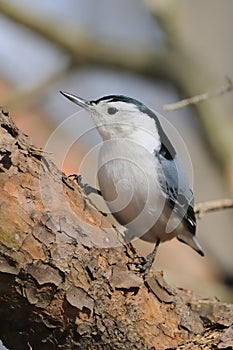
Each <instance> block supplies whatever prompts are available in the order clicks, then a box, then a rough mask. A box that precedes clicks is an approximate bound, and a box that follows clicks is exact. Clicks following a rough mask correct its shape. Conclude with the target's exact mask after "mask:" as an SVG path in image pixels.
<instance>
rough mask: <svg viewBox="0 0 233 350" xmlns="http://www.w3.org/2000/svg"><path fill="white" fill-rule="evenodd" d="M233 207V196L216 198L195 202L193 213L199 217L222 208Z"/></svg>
mask: <svg viewBox="0 0 233 350" xmlns="http://www.w3.org/2000/svg"><path fill="white" fill-rule="evenodd" d="M232 208H233V198H226V199H218V200H215V201H208V202H202V203H197V204H196V205H195V209H194V210H195V214H196V215H197V216H198V217H199V218H201V217H202V216H203V215H204V214H206V213H209V212H213V211H219V210H223V209H232Z"/></svg>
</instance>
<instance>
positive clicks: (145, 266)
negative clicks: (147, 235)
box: [142, 239, 160, 277]
mask: <svg viewBox="0 0 233 350" xmlns="http://www.w3.org/2000/svg"><path fill="white" fill-rule="evenodd" d="M159 244H160V239H158V240H157V242H156V244H155V246H154V249H153V251H152V252H151V253H150V254H149V255H147V257H146V260H145V263H144V264H143V265H142V272H143V275H144V277H146V276H147V275H148V273H149V272H150V269H151V267H152V265H153V263H154V261H155V257H156V254H157V250H158V247H159Z"/></svg>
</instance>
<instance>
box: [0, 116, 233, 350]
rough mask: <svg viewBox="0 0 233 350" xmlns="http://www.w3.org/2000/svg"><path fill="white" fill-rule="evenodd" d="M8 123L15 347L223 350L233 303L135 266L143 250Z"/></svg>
mask: <svg viewBox="0 0 233 350" xmlns="http://www.w3.org/2000/svg"><path fill="white" fill-rule="evenodd" d="M0 126H1V128H0V140H1V141H0V156H1V157H0V338H1V339H2V340H3V342H4V343H5V344H6V346H7V347H9V348H10V349H17V350H21V349H22V350H25V349H31V348H32V349H35V350H36V349H38V350H43V349H46V350H47V349H49V350H50V349H51V350H52V349H58V348H59V349H157V350H159V349H168V348H170V349H171V348H176V346H178V348H182V349H186V348H187V349H188V348H190V349H191V348H192V349H193V348H194V347H186V346H191V345H190V344H199V345H200V344H205V347H202V345H200V347H197V348H198V349H202V348H203V349H204V348H205V349H213V348H216V347H214V346H220V347H219V348H224V347H223V345H224V342H225V343H226V341H229V342H230V340H229V339H230V337H229V334H231V333H230V332H232V328H231V327H232V314H233V311H232V307H231V306H230V305H225V304H221V303H219V302H217V301H215V300H214V301H209V300H205V301H203V300H197V299H195V297H194V296H193V295H192V293H190V292H187V291H183V290H175V289H172V288H171V287H169V286H168V285H167V284H166V282H165V281H164V279H163V276H162V274H161V273H157V274H156V275H155V276H149V278H148V280H147V281H144V280H143V279H142V278H141V276H140V275H139V274H137V273H136V271H134V270H133V266H132V265H127V264H128V263H129V262H131V261H132V260H133V259H135V258H136V256H135V252H134V250H133V248H132V247H131V246H130V245H124V244H122V238H121V237H120V236H119V234H118V232H117V231H116V230H114V229H113V228H112V227H111V225H110V224H109V223H108V222H107V221H106V219H105V217H104V216H103V215H102V214H101V213H99V212H98V211H97V210H96V209H95V208H94V206H93V205H92V204H91V203H90V202H89V200H88V199H87V198H86V197H85V196H84V195H83V193H82V191H81V190H80V188H79V187H78V185H76V184H74V183H73V182H72V181H70V180H69V179H68V178H67V177H66V176H65V175H64V174H62V173H61V172H60V171H59V170H58V169H57V168H56V167H55V165H54V164H53V163H52V162H51V161H50V160H49V159H48V158H47V155H44V154H43V152H42V151H40V150H38V149H36V148H34V147H33V146H32V145H31V144H30V141H29V139H28V138H27V137H26V136H25V135H24V134H22V132H20V130H18V128H17V127H16V126H15V125H14V123H13V122H12V120H11V119H10V118H9V116H8V115H7V114H6V113H4V112H1V114H0ZM109 233H110V234H109ZM109 246H112V247H115V248H108V247H109ZM222 312H223V314H222ZM200 315H201V316H202V317H203V318H201V317H200ZM203 319H204V321H205V322H203ZM227 332H228V333H227ZM210 337H212V338H211V339H212V340H211V342H210V341H209V338H210ZM198 342H199V343H198ZM179 344H180V345H179ZM184 344H185V345H184ZM206 344H207V345H206ZM218 344H219V345H218ZM221 344H223V345H221ZM199 345H195V346H199ZM192 346H193V345H192ZM221 346H222V347H221Z"/></svg>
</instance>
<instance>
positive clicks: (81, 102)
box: [60, 91, 91, 110]
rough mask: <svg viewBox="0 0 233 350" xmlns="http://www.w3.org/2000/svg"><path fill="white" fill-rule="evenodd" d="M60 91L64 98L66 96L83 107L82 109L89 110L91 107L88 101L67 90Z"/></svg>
mask: <svg viewBox="0 0 233 350" xmlns="http://www.w3.org/2000/svg"><path fill="white" fill-rule="evenodd" d="M60 93H61V94H62V95H63V96H65V97H66V98H68V100H70V101H72V102H74V103H76V105H78V106H80V107H82V108H84V109H87V110H90V109H91V104H90V102H89V101H86V100H84V99H83V98H81V97H78V96H75V95H72V94H70V93H68V92H64V91H60Z"/></svg>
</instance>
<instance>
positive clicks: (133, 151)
mask: <svg viewBox="0 0 233 350" xmlns="http://www.w3.org/2000/svg"><path fill="white" fill-rule="evenodd" d="M61 93H62V94H63V95H64V96H65V97H67V98H68V99H69V100H71V101H72V102H74V103H76V104H77V105H79V106H80V107H83V108H84V109H85V110H87V111H88V112H89V113H90V114H91V117H92V119H93V121H94V123H95V125H96V127H97V130H98V132H99V134H100V136H101V137H102V139H103V144H102V146H101V149H100V153H99V164H98V181H99V186H100V191H101V194H102V196H103V198H104V200H105V201H106V203H107V205H108V207H109V209H110V211H111V213H112V215H113V216H114V217H115V218H116V220H117V221H118V222H119V223H120V224H121V225H123V226H125V227H126V228H127V229H128V232H131V233H132V234H133V235H134V236H136V237H140V238H141V239H143V240H146V241H149V242H155V243H156V245H155V248H154V250H153V252H152V253H151V254H149V256H148V257H147V258H148V259H147V260H146V262H145V264H144V265H143V269H144V271H145V273H146V274H147V273H148V271H149V269H150V267H151V265H152V263H153V261H154V258H155V254H156V251H157V248H158V245H159V243H160V242H164V241H167V240H170V239H172V238H174V237H177V238H178V240H180V241H181V242H184V243H186V244H188V245H189V246H190V247H192V248H193V249H194V250H196V251H197V252H198V253H199V254H200V255H202V256H203V255H204V253H203V251H202V248H201V247H200V245H199V243H198V241H197V239H196V236H195V232H196V219H195V214H194V209H193V206H194V197H193V192H192V190H191V189H190V185H189V181H188V178H187V175H186V172H185V170H184V168H183V166H182V163H181V161H180V159H179V157H178V155H177V153H176V150H175V149H174V147H173V145H172V143H171V142H170V140H169V139H168V137H167V135H166V134H165V132H164V130H163V128H162V126H161V124H160V121H159V119H158V116H157V114H156V113H154V112H153V111H152V110H151V109H149V108H148V107H146V106H145V105H144V104H143V103H141V102H139V101H137V100H135V99H133V98H130V97H127V96H123V95H110V96H104V97H102V98H99V99H97V100H94V101H86V100H84V99H82V98H80V97H77V96H75V95H72V94H70V93H67V92H61ZM129 237H130V235H129Z"/></svg>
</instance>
